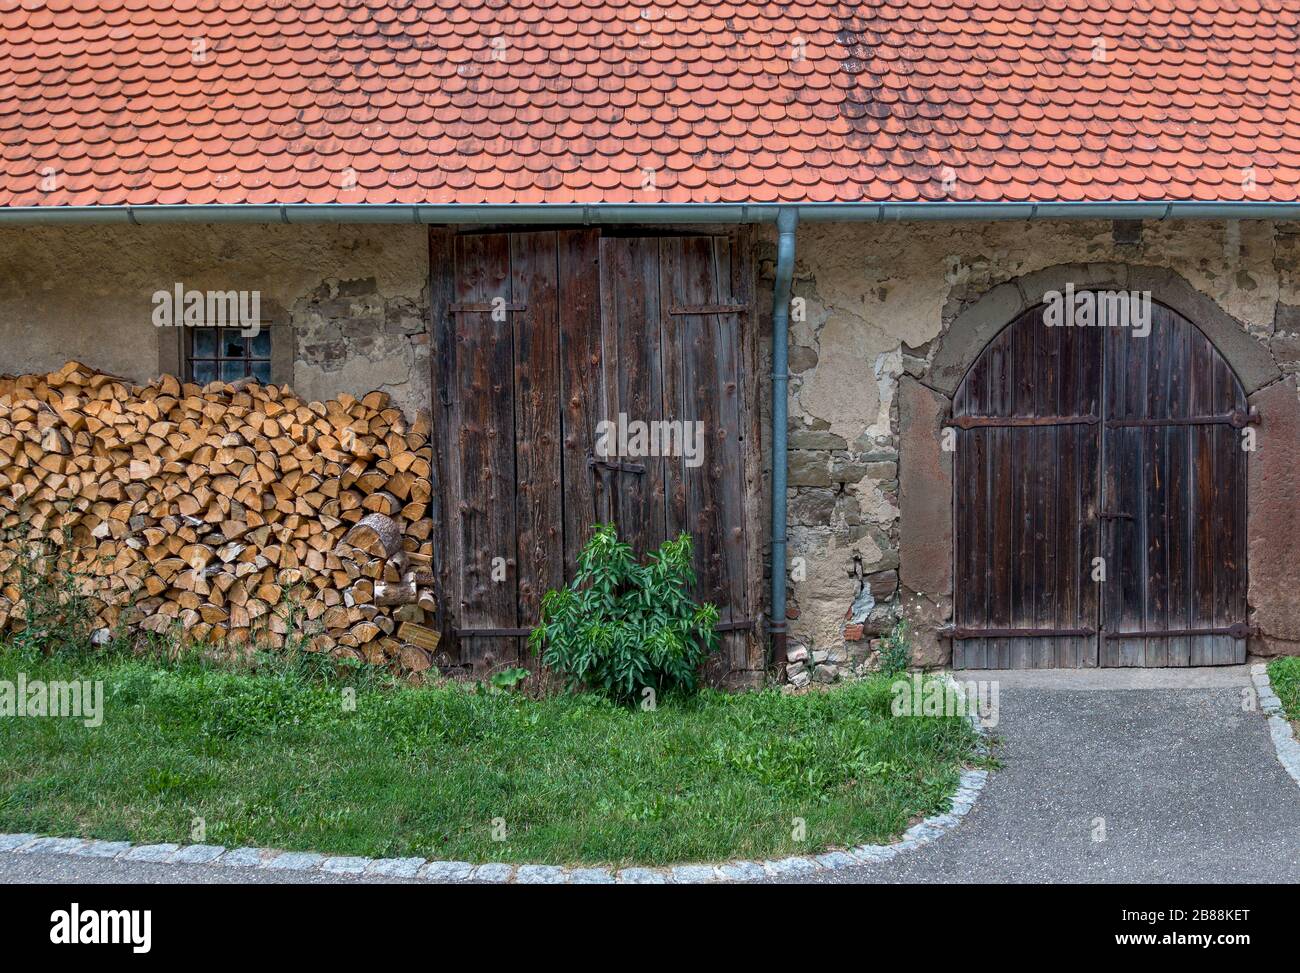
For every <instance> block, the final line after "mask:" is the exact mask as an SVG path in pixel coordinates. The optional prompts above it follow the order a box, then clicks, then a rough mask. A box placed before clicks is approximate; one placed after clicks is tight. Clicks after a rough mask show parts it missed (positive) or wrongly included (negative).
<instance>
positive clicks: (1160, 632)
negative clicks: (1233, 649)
mask: <svg viewBox="0 0 1300 973" xmlns="http://www.w3.org/2000/svg"><path fill="white" fill-rule="evenodd" d="M1258 634H1259V627H1258V626H1256V625H1250V624H1247V623H1246V622H1234V623H1233V624H1231V625H1227V626H1221V627H1219V628H1165V629H1154V630H1149V631H1145V632H1114V631H1104V632H1102V633H1101V637H1102V638H1104V639H1176V638H1191V637H1193V636H1197V635H1230V636H1232V637H1233V638H1234V639H1244V638H1250V637H1251V636H1254V635H1258Z"/></svg>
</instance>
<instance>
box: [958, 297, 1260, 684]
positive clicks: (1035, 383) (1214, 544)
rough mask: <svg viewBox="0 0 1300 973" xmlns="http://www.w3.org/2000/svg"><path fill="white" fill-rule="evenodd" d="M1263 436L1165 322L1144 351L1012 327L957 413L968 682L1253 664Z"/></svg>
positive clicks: (1234, 390) (983, 363) (1203, 354)
mask: <svg viewBox="0 0 1300 973" xmlns="http://www.w3.org/2000/svg"><path fill="white" fill-rule="evenodd" d="M1099 306H1101V307H1102V308H1103V309H1104V308H1105V302H1099ZM1249 422H1250V417H1249V416H1248V414H1247V406H1246V398H1245V394H1244V392H1243V390H1242V388H1241V384H1240V383H1239V382H1238V381H1237V379H1236V377H1235V376H1234V375H1233V373H1232V371H1231V369H1230V368H1229V367H1228V364H1227V363H1226V362H1225V361H1224V360H1223V358H1222V357H1221V356H1220V355H1219V353H1218V351H1217V350H1216V349H1215V348H1214V346H1213V345H1212V344H1211V343H1210V342H1209V340H1208V339H1207V338H1206V337H1205V336H1204V335H1203V334H1202V333H1201V332H1200V331H1199V330H1198V329H1197V328H1196V327H1195V326H1194V325H1192V324H1191V323H1190V322H1189V321H1187V320H1186V319H1185V318H1183V317H1181V316H1180V315H1178V314H1177V313H1175V312H1174V311H1172V310H1170V309H1168V308H1165V307H1163V306H1160V305H1153V306H1152V313H1151V330H1150V334H1149V335H1147V336H1146V337H1139V336H1138V333H1137V332H1136V331H1135V330H1133V329H1131V328H1127V327H1119V326H1114V325H1110V324H1109V323H1108V320H1107V319H1106V312H1105V311H1104V310H1103V313H1102V320H1101V321H1100V323H1099V325H1094V326H1090V327H1060V326H1057V327H1048V326H1047V324H1046V323H1045V321H1044V309H1043V307H1041V306H1040V307H1038V308H1035V309H1033V310H1030V311H1027V312H1026V313H1025V314H1023V315H1021V316H1020V317H1019V318H1018V319H1016V320H1015V321H1014V322H1013V323H1012V324H1011V325H1009V326H1008V327H1007V328H1006V329H1004V330H1003V331H1002V332H1001V333H1000V334H999V335H998V336H997V337H996V338H994V339H993V341H992V342H990V344H989V345H988V347H987V348H985V349H984V351H983V352H982V353H981V355H980V357H979V359H978V360H977V361H976V362H975V364H974V365H973V366H972V367H971V369H970V371H969V372H968V373H967V375H966V377H965V378H964V379H963V380H962V384H961V385H960V387H959V388H958V389H957V394H956V396H955V398H954V401H953V419H952V421H951V425H952V426H953V427H955V439H956V442H955V449H956V463H955V465H954V477H953V480H954V498H953V505H954V506H953V510H954V525H955V537H956V549H955V564H954V569H955V570H954V577H955V579H956V588H955V601H954V606H953V612H954V625H953V630H952V635H953V664H954V666H955V667H957V668H1052V667H1063V668H1076V667H1091V666H1097V665H1102V666H1197V665H1224V664H1230V663H1239V662H1243V661H1244V660H1245V656H1246V634H1247V632H1246V457H1247V456H1248V455H1249V453H1248V451H1247V450H1246V449H1245V448H1244V446H1245V445H1247V444H1245V443H1244V442H1243V433H1242V429H1243V428H1244V427H1245V426H1246V425H1247V424H1248V423H1249Z"/></svg>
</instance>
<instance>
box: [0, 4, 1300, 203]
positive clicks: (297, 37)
mask: <svg viewBox="0 0 1300 973" xmlns="http://www.w3.org/2000/svg"><path fill="white" fill-rule="evenodd" d="M1298 36H1300V13H1297V12H1296V11H1294V10H1290V9H1286V8H1285V7H1284V5H1283V0H1182V2H1180V3H1178V4H1177V6H1176V7H1175V5H1174V4H1173V3H1170V2H1156V3H1151V2H1149V0H1048V2H1045V3H1033V4H1029V3H1024V2H1021V0H881V2H879V3H877V4H871V5H867V4H861V5H859V4H852V5H850V4H834V3H824V2H814V0H795V2H791V3H786V4H780V5H777V4H771V3H738V2H719V3H712V4H699V3H687V2H685V0H631V2H624V3H619V4H613V3H609V2H608V0H546V2H543V0H515V2H513V3H511V4H509V5H506V4H501V3H499V2H496V0H468V2H460V0H423V2H421V3H417V4H406V5H402V6H400V7H398V6H395V5H388V4H386V3H385V2H383V0H360V2H358V0H49V2H40V0H18V2H15V0H0V159H2V160H3V169H4V178H3V179H0V205H3V206H37V205H50V206H57V205H69V204H79V205H90V204H103V205H109V204H122V203H136V204H148V203H272V202H274V203H293V202H310V203H330V202H348V203H358V202H371V203H382V202H404V203H418V202H430V203H432V202H461V203H516V202H518V203H545V202H554V203H568V202H650V201H665V202H708V201H717V200H726V201H752V202H764V201H799V200H810V201H829V200H866V201H887V200H913V199H920V200H930V199H950V200H989V201H999V200H1057V199H1065V200H1105V199H1161V198H1165V199H1172V198H1188V199H1206V200H1209V199H1257V200H1267V199H1273V200H1285V201H1292V200H1296V199H1297V198H1300V197H1298V194H1297V179H1298V178H1300V97H1297V96H1298V95H1300V81H1297V78H1296V67H1297V60H1300V45H1298V44H1297V37H1298ZM947 170H951V172H952V174H955V176H956V179H955V181H954V180H953V179H951V177H950V178H948V179H945V175H944V174H945V172H947ZM50 171H53V173H54V175H55V178H54V179H53V180H51V179H49V178H47V175H48V174H49V172H50ZM650 174H652V175H653V176H654V179H653V185H652V186H650V187H649V188H646V187H647V177H648V175H650ZM1248 175H1253V179H1254V183H1253V188H1247V187H1248V186H1250V185H1251V182H1250V179H1249V178H1248ZM51 187H52V188H51Z"/></svg>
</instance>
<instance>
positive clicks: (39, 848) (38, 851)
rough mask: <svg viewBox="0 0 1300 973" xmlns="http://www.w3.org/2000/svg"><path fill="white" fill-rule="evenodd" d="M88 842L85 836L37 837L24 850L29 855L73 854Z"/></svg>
mask: <svg viewBox="0 0 1300 973" xmlns="http://www.w3.org/2000/svg"><path fill="white" fill-rule="evenodd" d="M86 843H87V842H86V839H85V838H37V839H36V840H35V841H33V842H32V843H31V844H29V845H27V846H26V847H24V848H23V849H22V850H23V853H24V854H29V855H71V854H72V853H73V852H74V851H76V850H77V849H78V848H80V847H81V846H82V845H84V844H86Z"/></svg>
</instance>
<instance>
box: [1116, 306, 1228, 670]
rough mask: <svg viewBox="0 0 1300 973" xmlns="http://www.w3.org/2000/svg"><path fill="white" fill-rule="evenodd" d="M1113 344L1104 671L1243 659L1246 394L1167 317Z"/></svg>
mask: <svg viewBox="0 0 1300 973" xmlns="http://www.w3.org/2000/svg"><path fill="white" fill-rule="evenodd" d="M1106 337H1107V342H1106V363H1105V369H1104V372H1105V382H1106V389H1105V396H1104V399H1105V403H1106V409H1105V427H1104V430H1103V447H1102V449H1103V454H1104V455H1103V460H1102V471H1103V473H1102V480H1101V493H1102V514H1101V517H1102V521H1101V530H1102V533H1103V543H1104V545H1105V548H1106V549H1107V550H1108V551H1110V552H1111V556H1110V558H1109V559H1108V565H1107V566H1108V568H1109V571H1108V577H1107V579H1106V583H1105V584H1104V585H1103V597H1102V626H1101V628H1102V631H1101V664H1102V665H1104V666H1189V665H1190V666H1210V665H1227V664H1231V663H1240V662H1245V661H1246V634H1247V633H1246V457H1247V456H1248V455H1249V453H1248V452H1247V451H1245V450H1243V449H1242V435H1241V429H1242V428H1243V427H1244V426H1245V425H1246V423H1247V422H1248V418H1249V417H1248V416H1247V411H1246V410H1247V405H1246V396H1245V393H1244V391H1243V390H1242V388H1241V384H1240V383H1239V382H1238V381H1237V379H1236V377H1235V376H1234V375H1233V374H1232V370H1231V369H1230V368H1229V367H1228V363H1227V362H1225V361H1224V360H1223V358H1222V357H1221V356H1220V355H1219V353H1218V351H1217V350H1216V349H1215V348H1214V346H1213V345H1212V344H1210V342H1209V340H1208V339H1207V338H1206V337H1205V336H1204V335H1203V334H1202V333H1201V332H1200V331H1198V330H1197V329H1196V328H1194V327H1192V326H1191V325H1190V324H1189V323H1188V322H1187V321H1186V320H1184V319H1183V318H1181V317H1180V316H1178V315H1177V314H1175V313H1174V312H1173V311H1170V310H1168V309H1167V308H1164V307H1161V306H1159V305H1156V306H1154V307H1153V322H1152V328H1151V334H1150V335H1149V336H1147V337H1146V338H1134V337H1132V336H1131V335H1130V334H1128V333H1127V332H1125V331H1123V330H1121V329H1109V330H1108V332H1107V336H1106Z"/></svg>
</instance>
